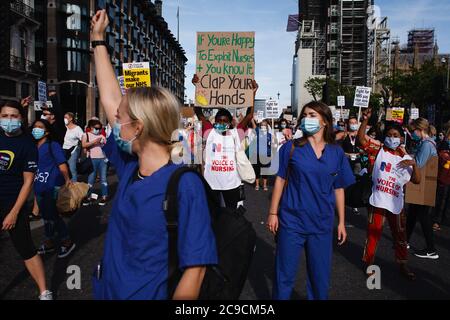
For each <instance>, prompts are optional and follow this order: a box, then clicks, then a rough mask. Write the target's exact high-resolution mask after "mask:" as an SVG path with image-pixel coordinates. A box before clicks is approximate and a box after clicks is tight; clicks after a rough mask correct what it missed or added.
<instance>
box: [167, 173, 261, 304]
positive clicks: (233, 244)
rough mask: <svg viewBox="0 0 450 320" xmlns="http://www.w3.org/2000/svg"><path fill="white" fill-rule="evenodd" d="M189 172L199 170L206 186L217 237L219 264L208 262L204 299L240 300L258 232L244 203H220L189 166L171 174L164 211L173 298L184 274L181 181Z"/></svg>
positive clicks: (201, 296) (169, 283)
mask: <svg viewBox="0 0 450 320" xmlns="http://www.w3.org/2000/svg"><path fill="white" fill-rule="evenodd" d="M186 172H191V173H194V174H196V175H197V176H198V177H199V178H200V179H201V180H202V182H203V185H204V187H205V191H206V195H207V199H208V206H209V210H210V214H211V226H212V230H213V232H214V235H215V238H216V245H217V255H218V262H219V263H218V265H208V266H206V273H205V277H204V279H203V282H202V286H201V289H200V294H199V299H200V300H237V299H238V298H239V296H240V294H241V292H242V289H243V287H244V284H245V280H246V279H247V273H248V270H249V267H250V263H251V260H252V257H253V253H254V251H255V244H256V232H255V230H254V228H253V226H252V224H251V222H249V221H248V220H247V219H246V218H245V217H244V213H245V209H244V207H242V206H240V207H239V208H237V209H235V210H233V209H229V208H222V207H220V202H219V201H218V199H217V197H216V196H215V195H214V193H213V191H212V190H211V188H210V187H209V185H208V183H207V182H206V180H205V179H204V178H203V176H202V175H201V174H199V173H198V172H197V171H195V170H193V169H191V168H189V167H181V168H178V169H177V170H176V171H175V172H174V173H173V174H172V176H171V177H170V180H169V183H168V186H167V192H166V196H165V200H164V205H163V209H164V213H165V215H166V220H167V231H168V233H169V253H168V258H169V281H168V294H169V297H170V298H171V297H172V296H173V294H174V292H175V289H176V287H177V285H178V282H179V280H180V278H181V276H182V273H181V271H180V270H179V269H178V250H177V238H178V230H177V229H178V228H177V227H178V202H177V198H178V196H177V195H178V183H179V181H180V178H181V176H182V175H183V174H185V173H186Z"/></svg>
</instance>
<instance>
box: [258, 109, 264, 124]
mask: <svg viewBox="0 0 450 320" xmlns="http://www.w3.org/2000/svg"><path fill="white" fill-rule="evenodd" d="M263 120H264V111H262V110H259V111H258V113H257V119H256V121H257V122H261V121H263Z"/></svg>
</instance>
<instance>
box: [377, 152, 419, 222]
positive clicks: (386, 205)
mask: <svg viewBox="0 0 450 320" xmlns="http://www.w3.org/2000/svg"><path fill="white" fill-rule="evenodd" d="M403 160H412V158H411V157H410V156H409V155H404V156H403V157H400V156H398V155H394V154H392V153H390V152H386V151H384V149H383V148H381V149H380V152H379V153H378V156H377V158H376V160H375V164H374V167H373V171H372V182H373V186H372V195H371V196H370V199H369V202H370V204H371V205H372V206H374V207H377V208H383V209H386V210H389V211H390V212H392V213H393V214H399V213H400V212H401V211H402V209H403V206H404V203H405V201H404V195H403V186H404V185H405V184H406V183H407V182H408V181H409V180H410V179H411V174H412V167H407V168H404V169H401V168H398V167H397V165H398V163H399V162H400V161H403Z"/></svg>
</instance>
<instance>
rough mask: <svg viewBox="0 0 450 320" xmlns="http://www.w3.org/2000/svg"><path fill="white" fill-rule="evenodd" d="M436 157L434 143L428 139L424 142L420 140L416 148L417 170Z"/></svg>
mask: <svg viewBox="0 0 450 320" xmlns="http://www.w3.org/2000/svg"><path fill="white" fill-rule="evenodd" d="M435 156H437V150H436V143H435V142H434V141H433V140H431V139H430V138H427V139H425V140H422V141H421V142H420V144H419V145H418V146H417V151H416V157H415V158H416V162H417V166H418V167H419V168H423V167H425V165H426V164H427V161H428V160H429V159H430V158H431V157H435Z"/></svg>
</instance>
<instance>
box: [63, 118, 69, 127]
mask: <svg viewBox="0 0 450 320" xmlns="http://www.w3.org/2000/svg"><path fill="white" fill-rule="evenodd" d="M64 124H65V125H66V126H67V125H69V120H67V119H66V118H64Z"/></svg>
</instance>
